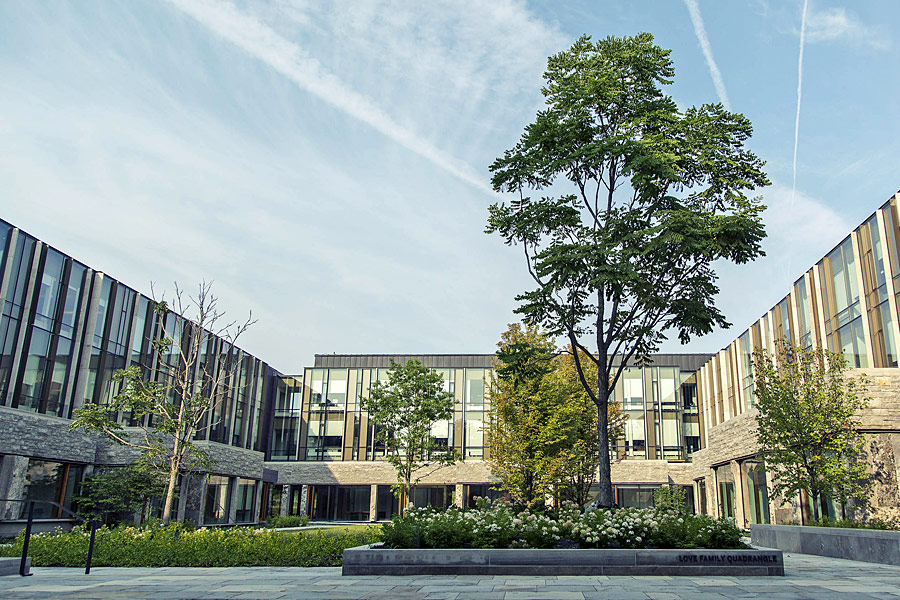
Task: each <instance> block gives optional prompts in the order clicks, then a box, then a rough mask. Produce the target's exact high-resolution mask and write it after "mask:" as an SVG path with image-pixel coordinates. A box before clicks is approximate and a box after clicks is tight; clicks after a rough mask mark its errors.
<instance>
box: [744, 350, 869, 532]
mask: <svg viewBox="0 0 900 600" xmlns="http://www.w3.org/2000/svg"><path fill="white" fill-rule="evenodd" d="M779 346H780V347H779V350H778V352H777V354H776V355H775V356H772V355H771V354H769V352H768V351H767V350H765V349H757V350H756V351H754V353H753V370H754V382H755V394H756V406H757V409H758V410H759V414H758V415H757V419H756V420H757V425H758V427H759V431H758V438H759V444H760V449H761V455H762V458H763V460H764V461H765V463H766V469H767V470H769V471H770V472H771V473H772V475H773V477H772V483H771V488H772V492H773V493H775V494H778V495H781V496H782V497H786V498H790V497H792V496H796V495H797V494H799V493H800V492H801V491H803V492H806V493H807V494H809V496H810V498H811V499H812V503H811V504H812V507H813V509H814V514H813V518H818V514H817V511H818V506H819V499H820V498H821V497H823V496H824V497H829V498H833V499H835V500H839V501H840V502H841V504H842V505H844V506H846V504H847V503H848V501H850V500H851V499H852V500H854V501H855V502H856V503H857V505H862V506H865V505H866V504H867V503H868V494H869V492H870V488H871V482H870V480H869V477H868V474H867V473H866V466H865V463H864V461H861V460H860V454H861V452H862V449H863V444H864V437H863V435H862V433H861V432H860V431H859V421H858V419H857V417H856V413H857V411H859V410H860V409H862V408H865V407H866V406H868V404H869V399H868V398H866V397H864V396H863V395H862V394H863V392H864V390H865V389H866V386H867V384H868V380H867V379H866V377H865V375H861V376H858V377H855V378H854V377H848V375H847V361H846V359H845V358H844V356H843V355H842V354H840V353H835V352H831V351H829V350H825V349H822V348H801V347H796V346H793V345H791V344H790V343H789V342H783V343H781V344H780V345H779Z"/></svg>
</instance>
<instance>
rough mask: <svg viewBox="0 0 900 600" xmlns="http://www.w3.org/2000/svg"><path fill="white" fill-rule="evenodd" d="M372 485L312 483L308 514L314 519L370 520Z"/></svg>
mask: <svg viewBox="0 0 900 600" xmlns="http://www.w3.org/2000/svg"><path fill="white" fill-rule="evenodd" d="M371 494H372V486H370V485H311V486H309V500H308V502H307V504H308V507H309V508H308V514H309V516H310V518H311V519H312V520H314V521H368V520H369V502H370V499H371Z"/></svg>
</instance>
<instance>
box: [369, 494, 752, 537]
mask: <svg viewBox="0 0 900 600" xmlns="http://www.w3.org/2000/svg"><path fill="white" fill-rule="evenodd" d="M383 541H384V543H385V545H386V546H388V547H390V548H463V547H471V548H555V547H576V546H577V547H581V548H742V547H744V544H743V543H742V542H741V531H740V530H739V529H738V528H737V527H735V525H734V523H733V522H731V521H730V520H725V519H713V518H712V517H708V516H706V515H694V514H690V513H685V512H684V511H676V510H671V509H656V508H619V509H614V510H606V509H598V510H590V511H587V512H582V511H581V509H580V507H579V506H578V505H575V504H565V505H563V506H562V507H560V508H558V509H555V510H549V511H546V512H540V511H532V510H528V509H522V510H518V509H517V508H515V507H513V506H512V505H511V504H509V503H507V502H503V501H498V502H496V503H495V504H494V505H493V506H490V505H489V503H487V502H485V501H484V500H481V501H480V502H479V503H478V506H477V508H475V509H471V510H463V509H460V508H455V507H454V508H449V509H447V510H438V509H434V508H422V509H409V510H408V511H407V512H406V514H405V515H404V516H403V517H395V518H394V520H393V521H392V522H391V523H389V524H386V525H384V534H383Z"/></svg>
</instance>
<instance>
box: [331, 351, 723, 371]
mask: <svg viewBox="0 0 900 600" xmlns="http://www.w3.org/2000/svg"><path fill="white" fill-rule="evenodd" d="M712 356H713V355H712V354H654V355H652V356H651V358H650V362H649V363H648V365H649V366H657V367H679V368H680V369H681V370H682V371H688V372H694V371H698V370H699V369H700V367H701V366H702V365H704V364H705V363H706V362H707V361H708V360H709V359H710V358H712ZM391 360H393V361H394V362H396V363H400V364H405V363H406V362H408V361H410V360H418V361H420V362H421V363H422V364H424V365H425V366H426V367H430V368H432V369H490V368H492V367H493V360H494V355H493V354H316V361H315V366H314V368H317V369H367V368H369V369H371V368H385V367H389V366H391ZM615 362H616V363H618V361H615Z"/></svg>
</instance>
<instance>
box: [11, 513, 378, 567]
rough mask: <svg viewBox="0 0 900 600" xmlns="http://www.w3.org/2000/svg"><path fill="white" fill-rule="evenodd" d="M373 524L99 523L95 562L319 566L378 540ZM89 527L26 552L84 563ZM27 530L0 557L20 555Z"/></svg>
mask: <svg viewBox="0 0 900 600" xmlns="http://www.w3.org/2000/svg"><path fill="white" fill-rule="evenodd" d="M379 537H380V536H379V534H378V532H377V531H376V530H375V529H374V528H372V529H368V530H366V531H363V532H342V533H328V534H326V533H322V532H318V531H312V532H304V533H284V532H278V531H273V530H271V529H256V528H252V527H232V528H205V527H204V528H200V529H193V528H192V527H190V526H186V525H183V524H179V523H172V524H170V525H168V526H165V527H155V528H149V527H147V528H138V527H114V528H107V527H101V528H100V529H98V530H97V537H96V544H95V546H94V559H93V564H94V565H95V566H98V567H255V566H294V567H319V566H323V567H324V566H338V565H340V564H341V558H342V553H343V551H344V549H345V548H351V547H353V546H361V545H363V544H371V543H373V542H376V541H378V540H379ZM89 539H90V532H89V531H88V530H87V529H86V528H84V527H76V528H75V529H73V530H72V531H71V532H63V531H61V530H57V531H56V532H53V533H39V534H35V535H32V536H31V542H30V545H29V548H28V554H29V555H30V556H31V557H32V562H33V564H34V565H35V566H40V567H83V566H84V563H85V559H86V558H87V549H88V541H89ZM23 541H24V533H23V534H20V535H19V537H17V538H16V541H15V544H14V545H13V546H10V547H3V548H0V556H21V554H22V543H23Z"/></svg>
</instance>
